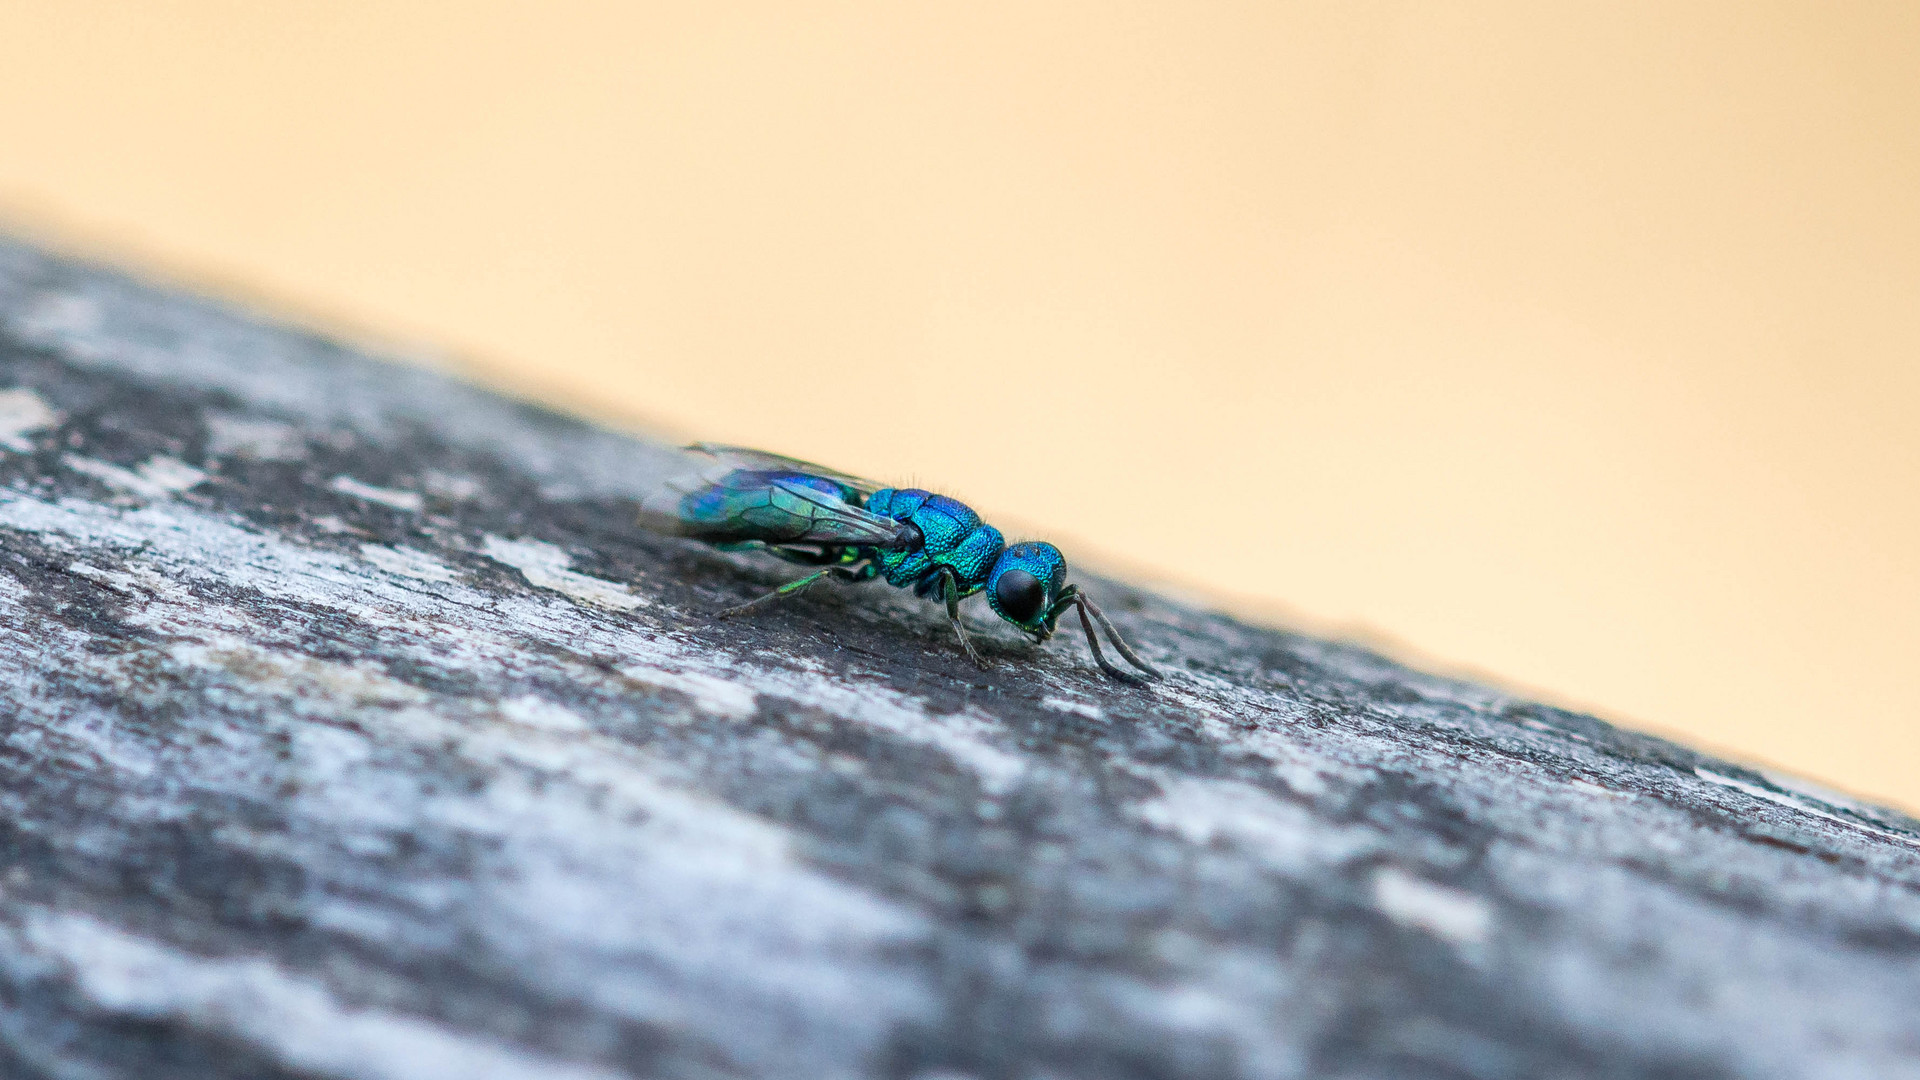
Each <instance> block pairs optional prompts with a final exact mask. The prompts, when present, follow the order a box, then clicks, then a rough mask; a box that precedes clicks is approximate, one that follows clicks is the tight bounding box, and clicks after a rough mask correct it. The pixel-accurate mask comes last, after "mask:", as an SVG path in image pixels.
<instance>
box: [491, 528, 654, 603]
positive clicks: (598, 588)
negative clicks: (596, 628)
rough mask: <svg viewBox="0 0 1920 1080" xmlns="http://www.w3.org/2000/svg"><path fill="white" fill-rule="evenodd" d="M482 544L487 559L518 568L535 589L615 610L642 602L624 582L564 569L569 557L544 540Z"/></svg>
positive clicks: (501, 539)
mask: <svg viewBox="0 0 1920 1080" xmlns="http://www.w3.org/2000/svg"><path fill="white" fill-rule="evenodd" d="M484 543H485V552H486V556H487V558H489V559H492V560H494V561H495V562H501V563H505V564H507V565H508V566H511V567H513V568H514V569H515V570H518V571H520V572H521V573H522V574H524V575H526V578H527V583H528V584H530V585H533V586H534V587H536V588H541V589H552V590H553V591H555V592H558V593H564V594H566V595H567V596H571V597H573V598H574V599H575V600H578V601H580V602H582V603H586V604H594V605H597V606H599V607H604V608H612V609H614V610H615V611H632V610H633V609H635V608H637V607H639V606H641V604H642V603H644V601H642V600H641V599H640V597H638V596H635V595H634V594H633V591H632V590H631V589H628V588H627V587H626V586H625V585H617V584H615V583H613V582H611V581H603V580H601V579H600V578H597V577H592V576H590V575H587V574H581V573H576V572H574V571H572V570H569V569H567V567H568V566H569V565H571V564H572V562H573V558H572V556H569V555H568V554H567V553H566V552H565V551H562V550H561V549H559V548H557V547H554V546H553V545H552V544H549V543H546V542H545V541H541V540H508V539H506V538H505V537H500V536H488V537H487V538H486V540H485V542H484Z"/></svg>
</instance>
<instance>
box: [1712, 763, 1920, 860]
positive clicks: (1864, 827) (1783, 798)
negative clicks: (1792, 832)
mask: <svg viewBox="0 0 1920 1080" xmlns="http://www.w3.org/2000/svg"><path fill="white" fill-rule="evenodd" d="M1693 772H1694V775H1695V776H1698V777H1699V778H1700V779H1702V780H1705V781H1707V782H1709V783H1714V784H1719V785H1721V786H1722V787H1730V788H1733V789H1734V790H1735V791H1744V792H1746V793H1747V794H1749V795H1751V796H1753V797H1754V798H1756V799H1764V800H1766V801H1767V802H1770V803H1773V804H1774V805H1776V806H1784V807H1786V808H1788V809H1789V810H1798V811H1799V812H1801V813H1803V814H1807V815H1809V816H1811V817H1817V818H1820V819H1821V820H1823V821H1831V822H1833V823H1834V824H1836V825H1845V826H1846V827H1847V828H1849V829H1858V830H1859V831H1861V832H1863V833H1868V834H1871V835H1873V836H1878V837H1882V838H1884V839H1887V840H1892V841H1894V842H1896V843H1901V844H1905V845H1907V846H1908V847H1915V848H1920V839H1915V838H1914V837H1911V836H1905V835H1902V834H1900V833H1897V832H1890V831H1888V830H1886V829H1880V828H1875V827H1874V826H1872V825H1868V824H1867V823H1866V822H1863V821H1853V820H1850V819H1848V818H1843V817H1841V816H1840V815H1839V814H1832V813H1828V812H1827V811H1825V810H1822V809H1820V808H1819V807H1817V806H1810V805H1808V804H1807V803H1804V802H1802V801H1800V800H1799V799H1796V798H1794V797H1793V796H1791V795H1782V794H1781V793H1779V792H1777V791H1772V790H1769V789H1768V788H1764V787H1761V786H1760V785H1759V784H1750V783H1748V782H1747V781H1745V780H1740V779H1736V778H1734V777H1731V776H1722V775H1721V774H1719V773H1717V772H1713V771H1711V770H1709V769H1702V768H1698V767H1696V768H1695V769H1694V770H1693Z"/></svg>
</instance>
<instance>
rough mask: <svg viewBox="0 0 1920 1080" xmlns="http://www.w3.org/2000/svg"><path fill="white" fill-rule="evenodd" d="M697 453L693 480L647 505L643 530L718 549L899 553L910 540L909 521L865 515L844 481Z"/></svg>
mask: <svg viewBox="0 0 1920 1080" xmlns="http://www.w3.org/2000/svg"><path fill="white" fill-rule="evenodd" d="M689 449H690V450H693V451H694V452H693V453H692V454H690V455H689V462H690V464H691V465H692V466H693V467H692V469H691V470H690V472H689V474H688V475H687V476H685V477H682V478H679V479H678V480H677V481H676V482H674V483H671V484H670V485H668V490H667V491H666V492H665V493H663V494H662V495H661V496H658V497H655V498H651V499H648V500H646V501H645V502H644V503H643V504H642V508H641V512H640V524H641V525H643V526H645V527H647V528H650V529H652V530H654V531H656V532H663V533H668V534H671V535H675V536H686V537H690V538H692V539H695V540H704V541H706V542H707V543H711V544H740V543H749V542H758V543H763V544H769V545H783V544H821V545H829V546H833V545H844V546H861V547H878V548H896V547H902V546H905V545H906V544H907V543H908V542H909V541H910V538H911V533H910V532H909V531H908V527H907V526H905V525H904V524H902V523H901V522H898V521H895V520H893V519H892V518H887V517H882V516H880V515H878V514H873V513H869V512H867V511H866V510H863V509H861V508H860V505H859V501H860V499H861V497H862V493H861V491H860V489H858V488H856V487H853V486H852V485H850V484H848V483H846V482H844V481H843V480H842V479H841V478H840V477H839V476H838V474H832V473H826V474H822V473H813V472H809V471H807V469H808V468H811V466H806V467H798V466H796V464H795V463H792V461H791V459H788V458H781V457H778V456H777V455H773V454H761V453H759V452H758V451H746V452H741V453H735V452H733V451H732V450H731V449H727V450H726V451H724V452H714V451H709V450H708V449H706V448H704V447H702V448H689ZM800 464H801V465H804V463H800Z"/></svg>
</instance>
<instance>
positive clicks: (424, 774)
mask: <svg viewBox="0 0 1920 1080" xmlns="http://www.w3.org/2000/svg"><path fill="white" fill-rule="evenodd" d="M670 462H671V456H670V454H669V453H668V452H667V451H665V450H663V449H662V448H660V447H658V446H654V445H650V444H647V443H644V442H640V441H636V440H633V439H629V438H626V437H622V436H617V435H614V434H610V433H607V432H604V431H601V430H597V429H595V428H592V427H590V426H588V425H586V424H583V423H579V422H576V421H573V420H569V419H566V418H563V417H558V416H554V415H551V414H549V413H545V412H542V411H540V410H538V409H535V408H531V407H528V406H524V405H520V404H517V403H513V402H510V401H505V400H502V399H500V398H498V397H495V396H492V395H489V394H487V393H484V392H481V391H478V390H476V389H473V388H471V387H467V386H464V385H462V384H460V383H457V382H455V381H452V380H450V379H447V378H444V377H442V376H439V375H435V374H430V373H426V372H422V371H417V370H411V369H406V368H400V367H394V366H389V365H385V364H382V363H379V362H377V361H375V360H372V359H369V358H366V357H363V356H360V355H357V354H355V353H353V352H352V351H351V350H348V349H345V348H343V347H340V346H338V345H334V344H330V343H327V342H324V341H320V340H316V339H314V338H312V337H310V336H307V335H304V334H301V333H298V332H293V331H289V330H286V329H283V328H279V327H275V326H272V325H268V324H264V323H262V322H259V321H257V320H254V319H251V318H248V317H245V316H242V315H240V314H236V313H235V312H233V311H230V310H227V309H225V308H223V307H221V306H219V305H216V304H212V303H209V302H206V301H202V300H197V299H193V298H187V297H182V296H178V295H172V294H169V293H167V292H165V291H163V290H158V289H154V288H150V287H147V286H143V285H141V284H138V283H135V282H132V281H129V280H127V279H125V278H122V277H119V276H116V275H115V274H113V273H110V272H106V271H101V270H98V269H93V268H89V267H84V266H80V265H75V264H72V263H68V262H63V261H60V260H57V259H54V258H51V257H49V256H46V255H44V254H41V253H38V252H35V251H33V250H29V249H26V248H21V247H8V246H0V636H3V639H4V644H3V645H0V1075H5V1076H8V1077H13V1076H20V1077H63V1078H64V1077H87V1078H93V1077H110V1078H118V1077H129V1078H131V1077H140V1078H165V1077H192V1078H196V1080H197V1078H206V1077H213V1078H219V1077H236V1078H237V1077H282V1076H286V1077H292V1076H298V1077H368V1078H383V1080H384V1078H394V1080H398V1078H438V1077H463V1078H495V1077H499V1078H505V1077H536V1078H543V1080H556V1078H568V1080H571V1078H576V1077H578V1078H587V1077H618V1076H647V1077H731V1076H751V1077H806V1078H825V1077H867V1076H871V1077H902V1078H906V1077H919V1078H923V1080H934V1078H947V1080H952V1078H957V1077H978V1078H982V1080H985V1078H990V1077H1020V1078H1029V1077H1030V1078H1035V1080H1039V1078H1067V1077H1089V1078H1091V1077H1216V1076H1217V1077H1355V1078H1359V1077H1382V1078H1385V1077H1397V1078H1406V1077H1476V1078H1477V1077H1488V1078H1497V1077H1514V1078H1521V1077H1527V1078H1538V1077H1576V1076H1581V1077H1584V1076H1618V1077H1629V1076H1631V1077H1689V1078H1713V1077H1778V1076H1810V1077H1813V1076H1818V1077H1855V1076H1870V1077H1899V1076H1920V891H1917V887H1920V830H1917V829H1916V823H1915V822H1914V821H1912V820H1911V819H1908V818H1906V817H1904V816H1902V815H1898V814H1895V813H1892V812H1889V811H1885V810H1880V809H1876V808H1873V807H1869V806H1863V805H1859V804H1857V803H1854V802H1852V801H1849V800H1847V799H1845V798H1843V797H1840V796H1837V795H1832V794H1826V793H1821V792H1818V791H1812V790H1807V789H1805V788H1804V786H1802V785H1796V784H1794V783H1793V782H1792V781H1790V780H1787V779H1785V778H1781V777H1771V776H1768V775H1763V774H1760V773H1757V772H1754V771H1752V770H1749V769H1745V768H1742V767H1739V766H1736V765H1732V764H1728V763H1726V762H1722V761H1717V760H1714V759H1712V758H1710V757H1707V756H1703V755H1701V754H1699V753H1696V752H1694V751H1691V750H1688V749H1685V748H1683V747H1679V746H1675V745H1672V744H1670V743H1667V742H1663V741H1660V740H1657V739H1653V738H1649V737H1645V736H1641V735H1637V734H1634V733H1632V732H1628V731H1623V730H1620V729H1617V728H1614V727H1611V726H1609V725H1607V724H1604V723H1601V722H1599V721H1596V720H1593V719H1591V718H1588V717H1583V716H1578V715H1573V714H1569V713H1566V712H1563V711H1558V710H1554V709H1551V708H1546V707H1542V706H1539V705H1535V704H1531V703H1528V702H1526V701H1523V700H1517V699H1515V698H1513V697H1511V696H1509V695H1507V694H1505V693H1502V692H1499V691H1495V690H1491V689H1487V688H1483V687H1478V686H1474V685H1470V684H1466V683H1462V682H1458V681H1453V680H1448V679H1442V678H1436V677H1432V676H1428V675H1424V674H1421V673H1418V672H1415V671H1411V670H1408V669H1406V668H1404V667H1401V666H1398V665H1396V664H1394V663H1391V662H1388V661H1386V660H1383V659H1381V658H1380V657H1377V656H1374V655H1372V654H1370V653H1368V652H1365V651H1363V650H1360V649H1357V648H1353V647H1349V646H1345V645H1341V644H1336V643H1329V642H1324V641H1317V640H1312V639H1308V638H1304V637H1300V636H1295V635H1290V634H1286V633H1281V632H1276V631H1272V630H1265V629H1259V628H1255V627H1250V626H1245V625H1242V624H1240V623H1237V622H1234V621H1233V620H1230V619H1227V618H1224V617H1221V616H1218V615H1212V614H1208V613H1205V612H1201V611H1197V610H1193V609H1191V608H1189V607H1183V606H1180V605H1178V604H1173V603H1169V602H1166V601H1164V600H1161V599H1157V598H1155V597H1152V596H1150V595H1146V594H1143V593H1139V592H1137V591H1134V590H1130V589H1128V588H1126V587H1125V586H1124V585H1120V584H1117V583H1112V582H1100V581H1095V582H1094V583H1093V587H1094V588H1095V589H1097V590H1098V593H1097V595H1099V596H1100V597H1101V598H1102V599H1103V600H1104V601H1105V602H1106V604H1105V606H1106V607H1107V608H1108V610H1109V611H1110V612H1111V613H1112V614H1113V615H1114V616H1115V618H1116V620H1117V621H1118V622H1120V624H1121V625H1122V626H1123V627H1124V628H1125V629H1126V630H1127V632H1128V633H1130V634H1131V635H1132V637H1133V638H1134V640H1136V641H1138V642H1140V643H1141V644H1142V646H1143V649H1144V651H1145V652H1146V654H1147V655H1148V656H1149V658H1151V659H1152V660H1154V661H1155V662H1156V663H1157V664H1159V665H1160V666H1161V667H1162V668H1164V669H1166V670H1167V671H1169V673H1170V676H1171V677H1170V678H1169V679H1168V680H1167V681H1166V682H1165V683H1163V684H1160V685H1158V686H1156V687H1154V688H1152V689H1151V690H1145V691H1142V690H1136V689H1132V688H1128V687H1123V686H1119V685H1116V684H1114V683H1112V682H1109V681H1107V680H1105V679H1104V678H1102V677H1101V676H1100V675H1099V674H1098V672H1097V671H1095V670H1094V669H1093V667H1092V664H1091V662H1090V660H1089V657H1088V656H1087V654H1086V652H1085V648H1084V646H1083V645H1081V644H1080V643H1078V642H1076V641H1072V640H1068V639H1067V638H1066V637H1065V636H1064V635H1063V637H1062V638H1061V639H1059V640H1057V641H1056V642H1054V643H1053V644H1051V645H1049V646H1047V647H1046V648H1044V649H1041V650H1038V651H1036V650H1033V649H1031V648H1030V647H1028V646H1026V645H1024V644H1022V643H1020V642H1018V641H1017V640H1015V639H1014V638H1013V637H1012V636H1011V635H1010V634H1007V633H1002V632H1000V631H999V630H997V629H996V628H995V627H994V626H992V625H989V623H990V619H989V618H988V617H987V616H986V615H985V614H984V613H977V614H976V616H975V618H974V621H973V624H972V625H973V626H974V628H975V629H976V631H977V634H978V640H979V641H981V643H982V645H983V648H984V651H985V652H986V653H987V654H988V655H989V656H990V657H991V658H992V659H993V660H994V661H995V666H994V668H993V670H992V671H990V672H986V673H981V672H979V671H976V670H974V669H973V668H972V667H970V666H969V665H968V664H967V663H966V662H965V660H964V659H963V658H962V657H961V655H960V654H959V652H958V650H957V649H956V648H955V647H954V644H953V642H952V641H951V640H950V636H949V631H948V629H947V628H946V626H945V625H944V619H943V617H942V616H941V615H940V613H939V612H938V611H937V609H935V608H934V607H933V606H932V605H928V604H924V603H921V602H918V601H916V600H914V599H913V598H911V597H907V596H902V595H900V594H897V593H895V592H892V591H890V590H885V589H880V588H871V587H869V588H865V589H859V590H844V591H838V592H835V591H831V590H828V589H818V590H815V591H813V592H811V593H809V594H808V595H806V596H804V597H802V598H799V599H796V600H794V601H792V602H790V603H788V604H786V605H784V606H780V607H776V608H775V609H773V610H769V611H768V612H766V613H765V614H764V615H762V616H760V617H756V618H752V619H741V620H729V621H725V622H713V621H711V620H709V619H707V618H705V616H704V614H703V613H705V612H708V611H711V610H713V609H715V608H717V607H720V606H723V605H725V604H727V603H731V602H736V601H738V600H741V599H744V598H746V597H747V596H749V595H752V594H754V593H755V592H757V591H759V590H762V589H764V588H766V587H768V586H769V585H770V584H771V583H773V582H775V581H778V580H782V579H783V578H784V577H785V576H786V569H785V568H782V567H779V566H777V565H775V564H773V563H771V562H770V561H767V560H761V559H756V558H754V557H751V556H729V555H720V554H716V553H713V552H710V551H707V550H705V549H703V548H701V547H699V546H698V545H694V544H690V543H687V542H683V541H676V540H666V539H659V538H654V537H650V536H647V535H644V534H641V533H639V532H637V531H636V530H634V529H633V528H632V527H631V525H630V522H631V521H632V517H633V500H634V499H635V498H636V497H637V496H639V495H640V494H642V493H644V492H645V491H646V490H647V489H648V486H649V484H650V483H652V482H655V481H657V478H658V477H659V476H660V475H662V472H663V470H665V469H666V468H668V467H669V465H670ZM1808 722H1809V723H1814V722H1817V718H1809V721H1808Z"/></svg>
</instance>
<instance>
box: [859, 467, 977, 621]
mask: <svg viewBox="0 0 1920 1080" xmlns="http://www.w3.org/2000/svg"><path fill="white" fill-rule="evenodd" d="M866 508H867V510H868V511H870V512H872V513H875V514H880V515H882V516H884V517H890V518H892V519H894V520H895V521H905V522H910V523H911V524H912V525H913V526H914V528H916V529H919V530H920V535H921V536H922V537H923V538H924V539H923V542H922V543H921V545H920V546H919V547H918V548H915V549H914V550H911V551H888V552H883V553H882V554H881V556H880V569H881V571H882V572H883V573H884V574H886V577H887V584H889V585H893V586H896V587H899V588H906V587H908V586H911V585H913V584H915V583H916V582H919V581H921V580H923V579H925V578H927V577H928V576H929V575H932V574H934V573H936V572H937V571H938V569H939V568H940V567H942V566H949V567H952V568H953V571H954V575H955V576H956V577H957V578H958V579H959V580H958V582H957V584H958V585H959V587H960V595H962V596H971V595H973V594H974V593H976V592H979V591H980V590H981V588H983V587H984V586H985V585H986V583H987V574H988V572H989V571H990V570H992V569H993V561H994V560H995V559H997V558H999V557H1000V552H1001V551H1003V550H1005V548H1006V546H1007V541H1006V538H1005V537H1004V536H1002V535H1001V534H1000V530H999V529H996V528H994V527H993V526H991V525H988V524H986V523H984V522H982V521H981V520H980V515H979V514H976V513H974V511H973V508H972V507H970V506H968V505H967V504H966V503H963V502H960V501H959V500H957V499H949V498H947V497H946V496H945V495H935V494H932V493H931V492H926V491H922V490H920V489H919V488H882V489H881V490H879V491H876V492H874V493H873V494H872V495H870V496H868V497H867V506H866Z"/></svg>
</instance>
